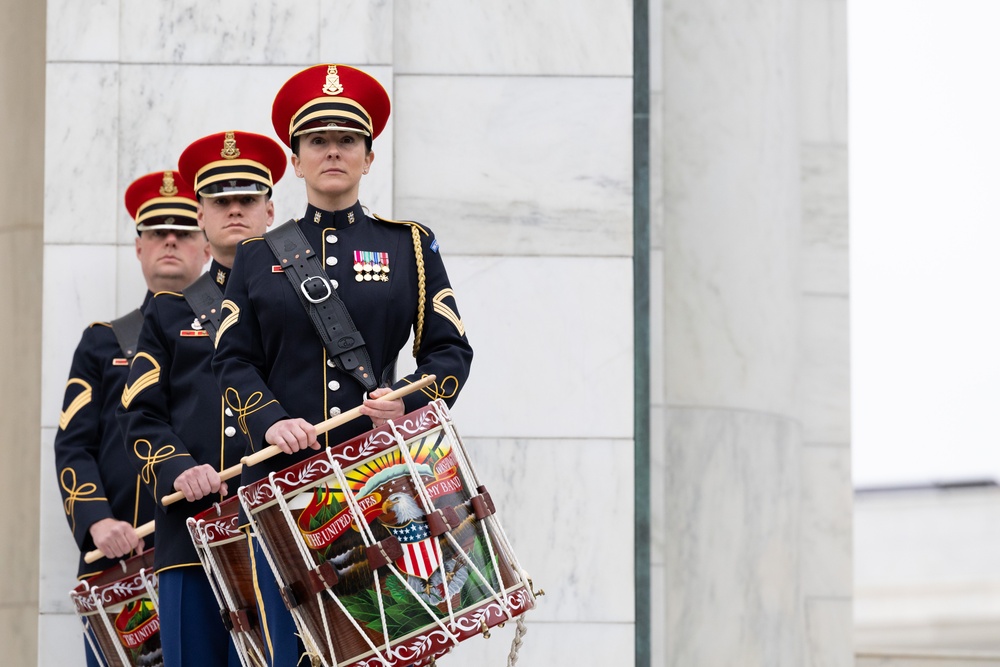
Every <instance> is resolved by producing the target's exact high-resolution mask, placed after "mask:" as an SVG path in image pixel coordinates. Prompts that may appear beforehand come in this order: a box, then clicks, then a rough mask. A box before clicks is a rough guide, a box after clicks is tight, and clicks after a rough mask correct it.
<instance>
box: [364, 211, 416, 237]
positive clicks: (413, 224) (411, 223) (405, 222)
mask: <svg viewBox="0 0 1000 667" xmlns="http://www.w3.org/2000/svg"><path fill="white" fill-rule="evenodd" d="M372 217H373V218H375V219H376V220H380V221H382V222H388V223H389V224H392V225H409V226H411V227H416V228H417V229H419V230H420V232H421V233H422V234H423V235H424V236H430V232H428V231H427V228H426V227H424V226H423V225H421V224H420V223H419V222H414V221H413V220H393V219H391V218H383V217H382V216H381V215H377V214H372Z"/></svg>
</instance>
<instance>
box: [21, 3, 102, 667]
mask: <svg viewBox="0 0 1000 667" xmlns="http://www.w3.org/2000/svg"><path fill="white" fill-rule="evenodd" d="M45 8H46V12H47V13H48V20H47V21H46V23H45V26H46V39H45V51H46V54H45V59H46V61H48V62H50V63H51V62H52V61H57V62H59V61H61V62H65V61H86V62H115V61H117V60H118V41H119V39H118V38H119V23H118V16H119V8H120V1H119V0H46V3H45ZM40 664H45V663H40Z"/></svg>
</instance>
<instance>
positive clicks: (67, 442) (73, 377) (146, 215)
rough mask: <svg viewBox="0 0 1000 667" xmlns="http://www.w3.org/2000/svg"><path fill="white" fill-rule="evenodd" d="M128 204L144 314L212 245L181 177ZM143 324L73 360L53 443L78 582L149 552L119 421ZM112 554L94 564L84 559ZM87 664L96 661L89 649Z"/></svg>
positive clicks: (139, 183) (187, 278)
mask: <svg viewBox="0 0 1000 667" xmlns="http://www.w3.org/2000/svg"><path fill="white" fill-rule="evenodd" d="M125 207H126V208H127V209H128V212H129V214H130V215H131V216H132V218H133V219H134V220H135V225H136V232H137V237H136V240H135V255H136V257H137V258H138V259H139V264H140V266H141V267H142V275H143V278H144V279H145V281H146V288H147V289H148V290H149V291H147V292H146V298H145V300H144V301H143V308H145V306H146V304H147V303H149V300H150V299H151V298H152V295H153V293H154V292H159V291H161V290H180V289H183V288H184V287H187V285H189V284H190V283H191V282H192V281H193V280H194V279H195V278H197V277H198V274H199V273H201V270H202V267H203V266H204V265H205V262H206V261H208V243H207V241H206V240H205V235H204V234H203V233H202V232H201V230H200V229H198V220H197V202H196V201H195V194H194V191H192V190H191V187H190V186H189V185H187V184H186V183H185V182H184V181H183V180H182V179H181V177H180V175H179V174H178V173H177V171H176V170H170V171H158V172H155V173H152V174H147V175H145V176H143V177H141V178H139V179H137V180H135V181H134V182H133V183H132V184H131V185H130V186H129V187H128V189H127V190H126V191H125ZM141 325H142V313H141V311H140V310H139V309H136V310H134V311H132V312H131V313H129V314H128V315H126V316H125V317H122V318H120V319H118V320H114V321H113V322H94V323H93V324H91V325H90V326H89V327H88V328H87V329H86V330H85V331H84V332H83V337H82V338H81V340H80V344H79V345H78V346H77V348H76V352H75V353H74V355H73V365H72V367H71V368H70V373H69V381H68V382H67V383H66V390H65V393H64V396H63V406H62V413H61V414H60V415H59V430H58V431H56V438H55V461H56V474H57V475H58V480H59V488H60V491H61V493H62V498H63V509H64V510H65V512H66V520H67V521H68V522H69V526H70V529H71V530H72V531H73V537H74V538H75V539H76V543H77V546H78V547H79V548H80V552H81V555H80V565H79V569H78V570H77V576H78V577H80V578H81V579H84V578H87V577H89V576H91V575H94V574H96V573H98V572H101V571H103V570H106V569H107V568H109V567H111V566H112V565H114V561H113V560H112V559H117V558H121V557H124V556H128V555H130V554H131V553H132V552H133V551H136V550H138V551H141V550H142V549H143V547H144V546H145V547H149V546H151V545H150V544H145V543H144V541H143V540H142V539H141V538H140V537H138V536H137V535H136V530H135V529H136V527H138V526H140V525H142V524H144V523H146V522H148V521H150V520H152V518H153V500H152V498H151V497H150V496H149V495H148V494H146V493H145V492H143V491H142V490H141V481H140V479H139V476H138V475H137V474H136V471H135V468H133V467H132V465H131V464H130V462H129V461H128V459H126V458H125V457H124V456H123V455H122V442H123V440H122V434H121V429H119V428H118V423H117V422H116V421H115V408H116V407H117V406H118V402H119V399H120V397H121V393H122V387H124V386H125V379H126V378H127V377H128V370H129V362H130V361H131V359H132V357H133V356H134V355H135V351H136V343H137V341H138V337H139V327H140V326H141ZM93 549H100V550H101V552H102V553H104V554H105V555H106V557H105V558H102V559H100V560H98V561H96V562H94V563H91V564H87V563H85V562H84V560H83V554H84V553H85V552H87V551H91V550H93ZM86 648H87V664H88V665H91V666H94V667H96V665H97V664H98V662H97V658H96V657H95V656H94V655H93V651H92V650H91V647H90V645H89V643H88V644H87V647H86Z"/></svg>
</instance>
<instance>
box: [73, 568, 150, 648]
mask: <svg viewBox="0 0 1000 667" xmlns="http://www.w3.org/2000/svg"><path fill="white" fill-rule="evenodd" d="M69 597H70V599H71V600H72V601H73V606H74V608H75V609H76V613H77V615H78V616H79V617H80V619H81V620H82V621H83V623H84V626H85V628H87V629H89V630H90V631H91V632H92V633H93V637H94V638H96V646H95V643H94V641H93V640H92V639H91V634H90V633H87V641H88V642H89V643H90V645H91V648H92V649H93V651H94V654H95V655H97V656H98V658H99V659H100V658H102V657H103V664H104V665H106V666H107V667H154V666H156V665H162V664H163V650H162V649H161V647H160V617H159V614H158V611H157V609H158V600H157V581H156V575H155V574H154V573H153V549H148V550H146V551H145V552H144V553H143V554H141V555H139V556H133V557H132V558H129V559H127V560H124V561H121V562H120V563H119V565H115V566H113V567H110V568H108V569H107V570H104V571H102V572H99V573H98V574H96V575H94V576H93V577H89V578H87V579H84V580H83V581H81V582H80V583H79V584H77V586H76V588H74V589H73V590H71V591H70V592H69Z"/></svg>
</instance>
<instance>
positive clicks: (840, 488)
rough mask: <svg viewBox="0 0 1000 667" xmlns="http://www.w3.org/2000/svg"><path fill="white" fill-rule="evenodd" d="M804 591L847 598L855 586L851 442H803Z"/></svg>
mask: <svg viewBox="0 0 1000 667" xmlns="http://www.w3.org/2000/svg"><path fill="white" fill-rule="evenodd" d="M801 464H802V477H801V482H800V483H801V488H802V499H801V501H800V502H801V506H800V517H801V520H802V534H801V542H800V544H801V549H802V556H801V561H800V562H801V567H802V594H803V595H804V596H807V597H824V598H849V597H850V596H851V594H852V592H853V590H854V579H853V570H852V568H851V560H852V558H853V533H852V529H853V526H852V521H851V519H852V512H853V508H854V488H853V486H852V484H851V450H850V447H849V446H846V445H841V446H818V445H806V446H804V447H803V448H802V460H801Z"/></svg>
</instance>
